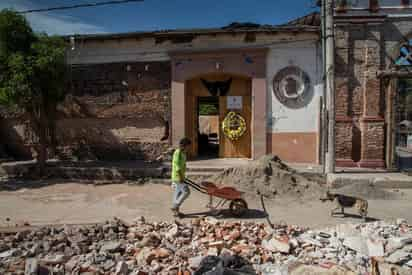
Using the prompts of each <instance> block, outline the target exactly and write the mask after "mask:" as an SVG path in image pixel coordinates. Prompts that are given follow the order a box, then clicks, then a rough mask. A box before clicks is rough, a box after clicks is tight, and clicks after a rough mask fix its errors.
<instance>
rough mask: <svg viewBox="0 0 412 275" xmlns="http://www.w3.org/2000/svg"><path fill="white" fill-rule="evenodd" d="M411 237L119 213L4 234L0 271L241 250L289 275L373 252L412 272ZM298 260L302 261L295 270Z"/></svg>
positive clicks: (405, 232)
mask: <svg viewBox="0 0 412 275" xmlns="http://www.w3.org/2000/svg"><path fill="white" fill-rule="evenodd" d="M130 233H132V234H133V238H130V235H128V234H130ZM411 236H412V227H410V226H409V225H408V224H407V223H405V222H404V221H402V222H395V221H393V222H383V221H382V222H381V221H380V222H372V223H362V224H345V225H342V226H340V225H339V226H336V227H331V228H324V229H319V230H308V229H305V228H300V227H297V226H291V225H287V224H284V223H280V224H275V225H274V226H273V228H270V227H269V226H267V225H262V224H259V223H256V222H249V221H248V222H246V221H242V222H239V221H219V220H216V219H214V218H198V219H196V220H192V221H183V222H180V221H175V222H174V223H168V222H149V221H146V220H144V219H139V220H137V221H135V222H134V223H131V224H125V223H122V222H120V221H116V220H114V221H109V222H107V223H104V224H96V225H92V226H89V225H88V226H76V227H75V226H71V227H70V226H66V227H62V226H61V227H59V226H56V227H45V228H42V229H36V230H32V231H28V232H27V233H25V234H20V235H18V234H16V233H13V234H7V233H6V234H3V233H0V246H2V247H5V249H4V248H2V250H3V251H2V252H0V255H1V257H2V258H0V259H1V261H0V262H1V263H3V262H6V263H7V265H2V264H0V274H24V273H25V272H26V269H30V268H29V266H30V261H33V260H32V259H36V258H37V261H38V263H39V264H38V266H39V270H40V269H41V268H42V267H43V266H44V267H47V268H48V271H47V272H49V273H50V272H53V274H64V272H66V273H67V274H78V273H79V272H81V274H88V273H90V274H118V275H123V274H184V272H186V271H188V270H191V271H195V270H196V269H197V268H199V265H200V263H201V261H202V259H204V257H205V256H207V255H213V256H218V257H226V256H230V255H238V256H240V257H242V258H244V259H245V260H247V261H248V262H249V263H251V264H253V265H254V267H255V269H256V271H257V272H261V274H282V273H280V272H283V271H284V270H286V271H287V270H288V269H290V272H289V273H287V274H288V275H289V274H306V273H299V272H303V271H310V272H312V271H313V272H315V271H316V272H321V273H311V274H334V273H331V272H332V270H337V269H336V267H342V268H344V267H347V268H349V269H351V270H352V271H353V274H365V273H366V272H369V271H370V268H371V257H374V258H375V259H377V260H378V261H379V264H384V263H385V264H386V263H388V264H391V265H396V266H398V267H399V268H402V269H404V270H408V271H412V256H411V255H412V243H410V242H411V240H410V238H411ZM45 246H48V249H47V250H46V249H45V248H44V247H45ZM395 247H396V249H395V250H391V249H393V248H395ZM26 259H27V260H26ZM274 263H276V264H274ZM297 264H303V265H305V268H300V269H293V268H294V267H295V266H296V265H297ZM265 268H266V269H265ZM263 269H264V270H263ZM270 270H275V271H270ZM297 270H300V271H297ZM399 270H401V269H399ZM179 271H180V273H179ZM27 272H29V271H27ZM264 272H266V273H264ZM270 272H272V273H270ZM274 272H277V273H274ZM296 272H298V273H296ZM38 273H40V272H38ZM337 274H340V273H337ZM342 274H346V273H342ZM348 274H351V273H348ZM405 274H412V272H410V273H405Z"/></svg>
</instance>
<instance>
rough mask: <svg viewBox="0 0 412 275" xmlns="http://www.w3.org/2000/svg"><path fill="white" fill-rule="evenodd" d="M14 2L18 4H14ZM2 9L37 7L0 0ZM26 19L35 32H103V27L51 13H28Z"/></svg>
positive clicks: (12, 0)
mask: <svg viewBox="0 0 412 275" xmlns="http://www.w3.org/2000/svg"><path fill="white" fill-rule="evenodd" d="M16 2H18V3H17V4H16ZM3 8H13V9H15V10H27V9H33V8H39V7H38V6H36V5H35V4H33V3H32V2H31V1H27V0H21V1H16V0H1V1H0V9H3ZM26 18H27V20H29V22H30V24H31V26H32V28H33V29H34V30H35V31H36V32H46V33H48V34H59V35H68V34H85V33H89V34H90V33H104V32H105V29H104V28H103V27H100V26H96V25H93V24H89V23H87V22H84V21H82V20H79V19H78V18H76V17H74V16H64V15H54V14H51V13H29V14H27V15H26Z"/></svg>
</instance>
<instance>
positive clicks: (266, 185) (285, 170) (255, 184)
mask: <svg viewBox="0 0 412 275" xmlns="http://www.w3.org/2000/svg"><path fill="white" fill-rule="evenodd" d="M212 181H213V182H215V183H218V184H224V185H233V186H235V187H236V188H238V189H240V190H242V191H245V192H247V193H249V194H253V193H257V194H259V195H263V196H265V197H268V198H273V197H276V196H279V195H280V196H282V198H287V197H291V198H303V197H305V198H319V197H320V196H321V195H322V194H323V192H324V191H323V190H324V186H322V184H323V183H324V182H319V181H318V180H314V179H313V177H309V176H307V175H303V174H301V173H299V172H298V171H296V170H294V169H292V168H290V167H289V166H288V165H286V164H285V163H283V162H282V160H281V159H280V158H279V157H277V156H273V155H267V156H264V157H262V158H260V159H258V160H255V161H250V162H248V164H247V165H243V166H240V167H233V168H229V169H226V170H225V171H223V172H222V173H220V174H218V175H216V176H214V177H213V178H212Z"/></svg>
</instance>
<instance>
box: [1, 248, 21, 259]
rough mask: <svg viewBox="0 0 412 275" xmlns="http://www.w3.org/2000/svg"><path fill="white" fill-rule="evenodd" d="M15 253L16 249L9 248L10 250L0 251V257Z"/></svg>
mask: <svg viewBox="0 0 412 275" xmlns="http://www.w3.org/2000/svg"><path fill="white" fill-rule="evenodd" d="M17 253H18V249H10V250H7V251H4V252H2V253H0V259H1V258H8V257H11V256H14V255H16V254H17Z"/></svg>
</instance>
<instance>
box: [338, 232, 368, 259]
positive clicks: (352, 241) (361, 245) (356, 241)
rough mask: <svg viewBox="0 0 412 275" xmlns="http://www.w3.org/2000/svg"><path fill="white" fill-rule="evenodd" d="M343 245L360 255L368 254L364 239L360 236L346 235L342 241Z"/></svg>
mask: <svg viewBox="0 0 412 275" xmlns="http://www.w3.org/2000/svg"><path fill="white" fill-rule="evenodd" d="M343 245H344V246H346V247H348V248H350V249H352V250H354V251H356V252H357V253H359V254H361V255H364V256H367V255H368V254H369V252H368V246H367V244H366V241H365V239H363V238H362V237H359V236H356V237H346V238H345V240H344V242H343Z"/></svg>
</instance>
